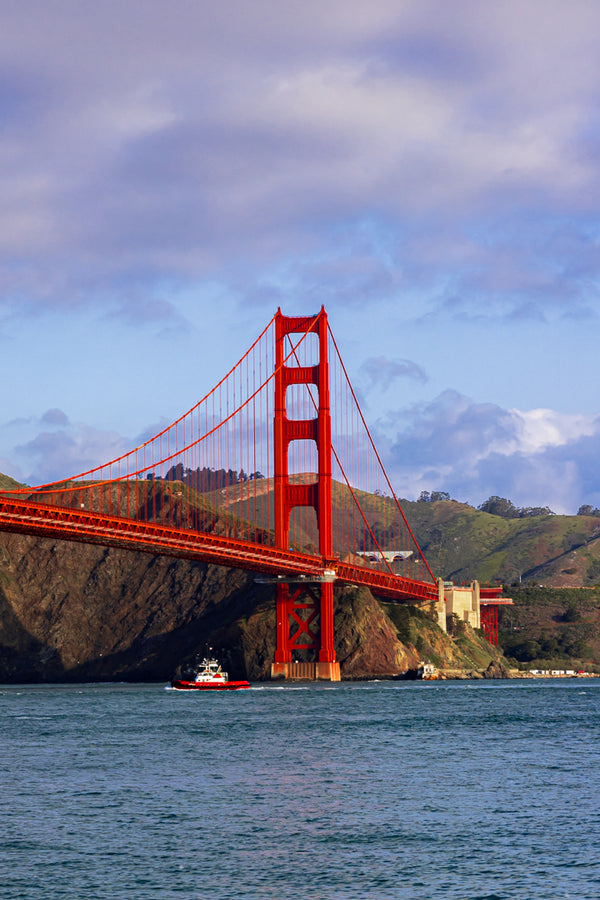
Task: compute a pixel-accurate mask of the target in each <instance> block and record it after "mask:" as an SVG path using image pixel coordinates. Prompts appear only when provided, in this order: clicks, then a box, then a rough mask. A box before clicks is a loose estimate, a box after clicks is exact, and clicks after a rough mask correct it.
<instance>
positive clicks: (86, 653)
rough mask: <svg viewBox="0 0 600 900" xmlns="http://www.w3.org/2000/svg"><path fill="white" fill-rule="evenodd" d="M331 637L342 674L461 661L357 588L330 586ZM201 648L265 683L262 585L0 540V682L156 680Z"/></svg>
mask: <svg viewBox="0 0 600 900" xmlns="http://www.w3.org/2000/svg"><path fill="white" fill-rule="evenodd" d="M334 633H335V637H336V656H337V659H338V660H339V661H340V664H341V671H342V676H343V677H346V678H349V677H350V678H352V677H365V676H377V675H396V674H399V673H401V672H404V671H406V670H407V669H410V668H414V667H415V666H416V665H417V664H418V662H419V659H420V658H429V659H431V661H433V662H435V663H436V664H437V665H440V666H443V665H448V666H455V665H469V664H471V665H472V664H473V663H472V662H471V663H470V662H469V659H468V658H467V659H465V657H464V654H461V652H459V650H458V648H457V644H456V643H454V642H453V641H452V640H450V638H448V637H447V636H446V635H444V634H443V633H442V632H441V631H440V630H439V629H438V628H437V626H435V625H434V624H433V622H431V621H430V620H429V619H427V617H426V616H424V615H422V614H419V613H418V612H417V611H413V613H412V614H411V613H410V611H408V610H406V608H405V607H393V606H392V605H391V604H385V605H381V604H379V603H378V602H377V601H376V600H375V599H374V598H373V597H372V596H371V594H370V593H369V591H366V590H364V589H358V588H353V587H339V588H336V591H335V630H334ZM209 647H212V648H214V650H215V652H216V653H217V654H218V655H219V657H220V659H221V660H222V662H223V663H224V664H225V666H226V668H227V669H228V671H229V673H230V675H231V677H235V678H244V677H247V678H249V679H250V680H260V679H263V678H268V677H269V673H270V666H271V662H272V661H273V657H274V651H275V603H274V589H273V588H272V587H270V586H268V585H258V584H256V583H255V582H254V579H253V576H252V575H251V574H249V573H246V572H242V571H240V570H235V569H226V568H223V567H220V566H213V565H204V564H199V563H191V562H187V561H185V560H177V559H170V558H168V557H154V556H151V555H148V554H144V553H136V552H127V551H122V550H115V549H106V548H102V547H96V546H93V545H88V544H75V543H68V542H62V541H54V540H50V539H38V538H31V537H26V536H21V535H11V534H2V533H0V681H2V682H13V683H16V682H39V681H47V682H51V681H87V680H128V681H134V680H137V681H144V680H149V681H153V680H156V681H163V680H164V681H168V680H169V679H170V678H171V677H172V676H173V675H174V674H175V673H176V672H184V671H186V670H189V666H190V665H191V664H192V663H193V662H194V661H195V659H196V658H197V656H198V655H199V654H200V655H202V654H203V653H205V652H206V651H207V650H208V648H209ZM490 649H491V648H490ZM484 655H485V654H484ZM490 658H491V656H488V657H487V658H486V659H483V657H482V659H481V662H480V663H478V664H481V665H487V664H488V663H489V661H490Z"/></svg>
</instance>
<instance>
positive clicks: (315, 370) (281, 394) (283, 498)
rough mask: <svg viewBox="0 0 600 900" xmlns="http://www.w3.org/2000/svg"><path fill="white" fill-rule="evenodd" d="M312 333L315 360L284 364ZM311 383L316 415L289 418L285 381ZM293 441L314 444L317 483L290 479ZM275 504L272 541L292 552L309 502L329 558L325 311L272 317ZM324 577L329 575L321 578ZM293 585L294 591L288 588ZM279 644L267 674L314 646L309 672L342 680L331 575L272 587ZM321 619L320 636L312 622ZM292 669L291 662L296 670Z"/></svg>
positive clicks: (281, 674)
mask: <svg viewBox="0 0 600 900" xmlns="http://www.w3.org/2000/svg"><path fill="white" fill-rule="evenodd" d="M308 332H314V333H316V335H317V338H318V346H319V361H318V363H317V364H316V365H312V366H300V365H286V364H285V359H286V355H285V345H284V342H285V338H286V336H287V335H289V334H307V333H308ZM298 384H306V385H315V386H316V388H317V392H318V398H317V401H316V404H317V409H316V416H315V417H314V418H311V419H292V418H289V417H288V415H287V405H286V393H287V389H288V387H289V386H290V385H298ZM293 441H314V442H315V444H316V447H317V459H318V472H317V478H316V481H315V482H314V483H311V484H305V483H298V482H293V481H290V477H289V470H288V466H289V463H288V451H289V446H290V444H291V443H292V442H293ZM274 481H275V485H274V502H275V544H276V547H277V548H278V549H280V550H286V551H287V550H288V549H289V546H290V544H289V534H290V515H291V512H292V510H293V509H294V508H295V507H298V506H300V507H302V506H308V507H312V508H313V509H314V510H315V512H316V518H317V525H318V529H319V554H320V555H321V557H322V559H323V564H324V567H327V563H328V561H329V560H331V558H332V556H333V525H332V510H331V499H332V491H331V484H332V471H331V415H330V409H329V364H328V359H327V314H326V313H325V310H324V308H323V307H322V308H321V312H320V313H319V315H318V316H317V317H315V316H284V315H283V314H282V312H281V310H280V309H279V310H277V313H276V316H275V417H274ZM325 577H326V576H325ZM290 587H291V588H292V590H293V593H290ZM276 612H277V644H276V650H275V661H274V663H273V665H272V667H271V677H273V678H288V677H290V675H291V674H293V673H292V672H290V667H291V666H293V665H294V664H293V662H292V651H293V650H295V649H296V650H301V649H312V650H318V661H317V662H316V664H315V667H314V677H315V678H317V679H319V680H327V681H339V680H340V665H339V663H338V662H336V659H335V650H334V646H333V580H331V581H327V580H320V591H319V590H318V588H317V587H316V584H315V583H312V584H310V583H307V582H306V581H302V582H300V581H299V580H294V579H291V578H290V579H287V580H286V581H285V582H279V583H278V584H277V587H276ZM317 616H318V618H319V634H318V635H317V634H315V631H314V630H313V622H314V621H315V619H316V618H317ZM295 668H296V666H294V670H295Z"/></svg>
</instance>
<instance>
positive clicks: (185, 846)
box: [0, 679, 600, 900]
mask: <svg viewBox="0 0 600 900" xmlns="http://www.w3.org/2000/svg"><path fill="white" fill-rule="evenodd" d="M0 735H1V738H0V740H1V744H0V746H1V750H2V753H1V757H0V770H1V774H2V782H1V783H2V793H1V795H0V804H1V810H2V811H1V814H0V821H1V824H2V828H1V831H0V885H2V887H0V896H1V897H2V900H17V898H23V900H25V898H26V900H39V898H49V900H55V898H56V900H58V898H78V900H84V898H85V900H87V898H90V900H105V898H110V900H159V898H160V900H171V898H180V900H181V898H185V900H195V898H206V897H211V898H214V900H227V898H257V900H258V898H260V900H287V898H299V900H338V898H339V900H342V898H344V900H346V898H360V900H365V898H368V900H370V898H373V900H388V898H389V900H392V898H407V900H413V898H414V900H428V898H436V900H438V898H439V900H537V898H540V900H542V898H543V900H558V898H561V900H562V898H573V900H575V898H577V900H598V897H600V840H599V838H600V813H599V808H600V752H599V738H600V680H597V679H594V680H572V681H564V682H558V681H555V682H549V681H547V682H522V681H520V682H510V681H508V682H507V681H503V682H438V683H428V684H423V683H422V684H418V683H417V684H415V683H392V682H381V683H377V682H370V683H360V684H341V685H308V686H296V687H293V686H286V687H280V686H279V687H277V686H271V685H268V686H259V687H254V688H253V689H252V690H251V691H245V692H239V693H232V694H218V695H197V694H185V693H180V692H176V691H171V690H165V689H164V688H163V687H162V686H160V685H76V686H28V687H16V686H10V687H7V686H4V687H0Z"/></svg>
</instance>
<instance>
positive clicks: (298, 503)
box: [0, 308, 439, 680]
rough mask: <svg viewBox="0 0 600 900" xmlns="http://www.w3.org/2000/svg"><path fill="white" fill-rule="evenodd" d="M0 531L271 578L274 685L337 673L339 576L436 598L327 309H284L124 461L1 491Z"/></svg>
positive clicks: (391, 593) (407, 596)
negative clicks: (297, 657)
mask: <svg viewBox="0 0 600 900" xmlns="http://www.w3.org/2000/svg"><path fill="white" fill-rule="evenodd" d="M0 530H4V531H12V532H20V533H25V534H30V535H37V536H45V537H53V538H58V539H62V540H69V541H81V542H88V543H97V544H102V545H104V546H110V547H120V548H129V549H134V550H141V551H146V552H148V553H153V554H164V555H169V556H177V557H183V558H186V559H190V560H197V561H202V562H205V563H214V564H218V565H222V566H229V567H238V568H242V569H245V570H249V571H253V572H256V573H261V576H260V577H261V578H262V579H264V578H268V579H270V580H272V581H273V582H274V583H275V584H276V606H277V626H276V627H277V641H276V651H275V660H274V663H273V669H272V671H273V674H274V676H276V677H277V676H282V677H285V676H286V674H287V667H288V665H289V664H290V663H291V661H292V656H293V653H294V652H295V651H296V650H304V651H312V652H314V654H315V655H316V656H317V657H318V658H317V661H316V677H319V678H326V679H331V680H338V679H339V664H338V663H337V662H336V658H335V650H334V633H333V625H334V619H333V586H334V583H335V582H343V583H344V582H345V583H352V584H355V585H361V586H365V587H368V588H370V589H371V591H372V592H373V593H374V594H376V595H378V596H380V597H383V598H386V599H388V600H395V601H399V602H409V603H427V602H437V601H438V599H439V586H438V581H437V579H436V578H435V577H434V575H433V573H432V571H431V569H430V568H429V565H428V564H427V562H426V560H425V558H424V557H423V554H422V552H421V550H420V547H419V545H418V543H417V541H416V539H415V536H414V534H413V533H412V531H411V529H410V526H409V524H408V522H407V521H406V518H405V516H404V513H403V511H402V508H401V506H400V503H399V501H398V499H397V497H396V495H395V493H394V490H393V488H392V485H391V483H390V480H389V478H388V476H387V475H386V473H385V470H384V467H383V464H382V462H381V459H380V456H379V454H378V452H377V449H376V447H375V444H374V442H373V439H372V437H371V434H370V432H369V429H368V427H367V425H366V422H365V419H364V416H363V414H362V412H361V410H360V407H359V404H358V401H357V397H356V394H355V392H354V390H353V389H352V386H351V384H350V380H349V378H348V373H347V371H346V368H345V366H344V364H343V361H342V358H341V356H340V353H339V349H338V346H337V344H336V342H335V339H334V337H333V334H332V332H331V329H330V327H329V324H328V320H327V315H326V313H325V310H324V309H323V308H322V309H321V311H320V312H319V313H317V314H315V315H313V316H285V315H283V314H282V313H281V310H278V311H277V313H276V314H275V315H274V316H273V318H272V319H271V321H270V322H269V323H268V325H267V326H266V328H265V329H264V331H263V332H262V333H261V334H260V335H259V337H258V338H257V339H256V340H255V341H254V343H253V344H252V346H251V347H250V349H249V350H248V351H247V352H246V353H245V354H244V356H243V357H242V359H240V360H239V362H238V363H237V364H236V365H235V366H234V367H233V368H232V369H231V370H230V371H229V372H228V373H227V375H226V376H225V377H224V378H223V379H222V380H221V381H220V382H219V383H218V384H217V385H216V387H214V388H213V389H212V390H211V391H209V393H207V394H206V396H205V397H203V398H202V400H200V401H199V402H198V403H197V404H196V405H195V406H193V407H192V409H190V410H189V411H188V412H186V413H185V414H184V415H182V416H181V417H180V418H179V419H177V421H175V422H173V423H172V424H171V425H169V426H168V427H167V428H165V429H163V431H161V432H160V433H159V434H157V435H155V436H154V437H152V438H151V439H150V440H147V441H145V442H144V443H143V444H141V445H140V446H138V447H136V448H135V449H133V450H131V451H130V452H129V453H127V454H125V455H123V456H120V457H119V458H118V459H114V460H111V461H110V462H107V463H105V464H103V465H100V466H97V467H95V468H93V469H90V470H88V471H87V472H82V473H79V474H77V475H74V476H72V477H70V478H68V479H65V480H61V481H59V482H54V483H51V484H45V485H40V486H38V487H35V488H31V487H26V488H23V489H19V490H10V491H5V492H3V493H0Z"/></svg>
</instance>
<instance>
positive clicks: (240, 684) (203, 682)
mask: <svg viewBox="0 0 600 900" xmlns="http://www.w3.org/2000/svg"><path fill="white" fill-rule="evenodd" d="M171 687H172V688H175V689H176V690H178V691H239V690H242V689H243V688H249V687H250V682H249V681H229V677H228V675H227V672H224V671H223V670H222V668H221V666H220V665H219V663H218V662H217V660H216V659H208V657H205V658H204V659H203V660H202V663H201V665H200V669H199V670H198V674H197V675H196V677H195V678H194V680H193V681H183V680H179V679H175V680H174V681H172V682H171Z"/></svg>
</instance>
